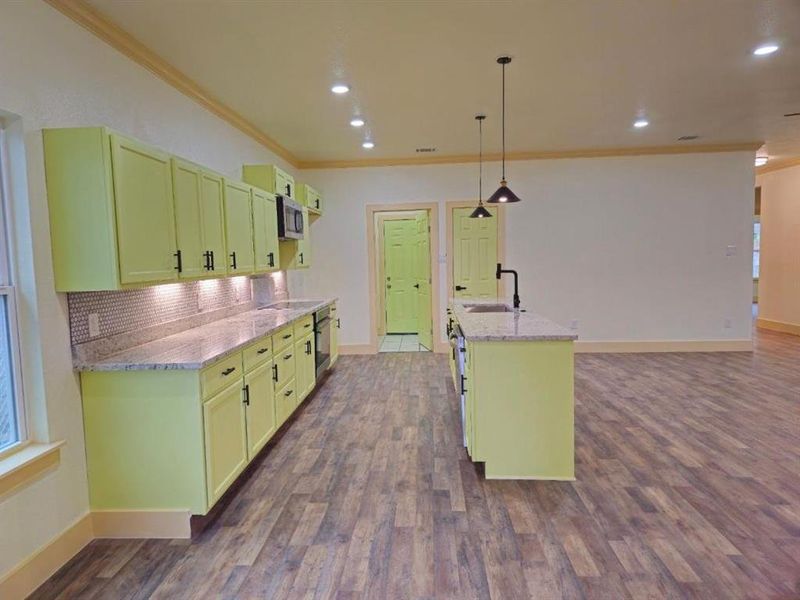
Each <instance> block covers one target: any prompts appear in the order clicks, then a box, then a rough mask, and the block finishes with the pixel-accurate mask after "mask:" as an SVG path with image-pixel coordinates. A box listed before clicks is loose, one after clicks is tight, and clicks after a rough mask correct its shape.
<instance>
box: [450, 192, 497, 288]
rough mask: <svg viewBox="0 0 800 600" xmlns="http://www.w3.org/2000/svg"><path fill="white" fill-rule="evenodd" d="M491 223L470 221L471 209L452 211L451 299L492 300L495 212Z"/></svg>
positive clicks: (494, 259) (495, 259)
mask: <svg viewBox="0 0 800 600" xmlns="http://www.w3.org/2000/svg"><path fill="white" fill-rule="evenodd" d="M487 208H488V210H489V212H491V213H492V215H494V218H491V219H470V217H469V215H470V213H471V212H472V210H473V209H472V208H456V209H454V210H453V249H452V250H453V288H454V289H453V295H454V296H455V297H456V298H496V297H497V278H496V276H495V271H496V268H497V209H496V208H490V207H487Z"/></svg>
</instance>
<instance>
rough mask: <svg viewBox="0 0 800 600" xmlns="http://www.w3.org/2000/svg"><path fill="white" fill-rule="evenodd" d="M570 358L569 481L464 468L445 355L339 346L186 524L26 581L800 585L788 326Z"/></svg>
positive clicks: (380, 590) (315, 593)
mask: <svg viewBox="0 0 800 600" xmlns="http://www.w3.org/2000/svg"><path fill="white" fill-rule="evenodd" d="M576 365H577V368H576V396H577V398H576V439H577V460H578V464H577V481H575V482H501V481H493V482H490V481H485V480H483V479H481V478H480V477H479V476H478V474H477V473H476V469H475V468H474V466H473V465H472V464H471V463H470V462H469V461H468V460H467V458H466V455H465V453H464V450H463V449H462V448H461V446H460V421H459V417H458V413H457V404H456V396H455V393H454V392H453V389H452V386H451V384H450V379H449V371H448V367H447V363H446V358H445V357H444V356H442V355H438V356H437V355H433V354H429V353H404V354H379V355H376V356H369V357H355V356H354V357H343V358H342V359H341V360H340V362H339V364H338V366H337V367H336V370H335V372H334V373H333V374H332V375H331V377H330V378H329V379H328V381H327V382H326V383H325V384H324V385H323V386H322V388H321V389H320V390H319V391H318V392H317V394H316V395H315V396H314V398H313V399H312V400H311V401H310V402H309V403H308V404H307V406H306V407H305V409H304V410H303V412H302V414H300V415H299V418H298V419H297V420H296V421H295V423H294V424H293V425H292V427H291V428H290V429H289V430H288V431H287V432H286V434H285V435H284V436H283V437H282V438H281V439H280V440H279V441H278V443H277V444H276V445H275V447H274V448H273V449H272V450H271V451H270V453H269V455H268V456H267V457H266V459H265V460H264V462H263V463H262V464H261V465H260V467H259V469H258V471H257V472H256V473H255V475H254V476H253V477H252V478H251V479H250V480H249V481H248V482H247V484H246V485H245V486H244V487H243V488H242V490H241V491H240V493H239V494H238V495H237V497H236V498H235V499H234V500H233V502H232V503H231V504H230V505H229V506H228V507H227V508H226V510H225V511H224V512H223V513H222V515H221V517H220V519H219V520H218V521H217V522H216V523H215V524H214V525H213V526H212V527H211V528H210V529H208V530H207V531H206V532H205V533H203V534H202V535H201V537H199V538H198V539H196V540H194V541H192V542H188V541H166V540H148V541H142V540H138V541H125V540H97V541H95V542H93V543H92V544H90V545H89V546H88V547H87V548H86V549H84V551H82V552H81V553H80V554H79V555H78V556H76V557H75V558H74V559H73V560H72V561H71V562H70V563H69V564H67V565H66V566H65V567H64V568H62V569H61V570H60V571H59V572H58V573H57V574H56V575H55V576H54V577H53V578H51V579H50V580H49V581H48V582H46V583H45V584H44V585H43V586H42V587H41V588H39V590H37V592H36V593H35V594H34V596H33V597H34V598H113V599H117V598H168V599H176V598H230V599H250V598H337V599H346V598H347V599H349V598H389V599H403V598H459V599H461V598H496V599H516V598H537V599H538V598H543V599H544V598H570V599H572V598H603V599H622V598H704V599H708V598H725V599H728V598H798V597H800V589H798V579H800V338H798V337H792V336H789V335H783V334H777V333H759V336H758V343H757V350H756V352H755V353H753V354H749V353H718V354H646V355H644V354H639V355H611V354H605V355H578V356H577V357H576Z"/></svg>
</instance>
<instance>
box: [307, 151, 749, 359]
mask: <svg viewBox="0 0 800 600" xmlns="http://www.w3.org/2000/svg"><path fill="white" fill-rule="evenodd" d="M506 170H507V174H508V176H509V182H510V185H511V188H512V189H513V190H514V191H515V192H516V193H517V194H518V195H519V196H520V197H522V198H523V202H521V203H520V204H518V205H513V206H508V207H507V208H506V209H505V210H506V211H507V212H506V234H505V236H506V244H505V263H506V264H507V266H508V267H509V268H514V269H517V270H518V271H519V274H520V296H521V298H522V303H523V305H525V306H527V307H529V308H531V309H533V310H536V311H537V312H540V313H541V314H543V315H545V316H547V317H549V318H551V319H553V320H555V321H556V322H558V323H561V324H563V325H566V326H570V325H571V324H572V321H573V320H577V321H578V332H579V334H580V336H581V339H583V340H590V341H666V340H671V341H674V340H680V341H685V340H700V341H706V340H749V339H750V336H751V327H752V318H751V301H752V291H753V290H752V285H753V283H752V238H753V234H752V227H753V180H754V174H753V153H752V152H734V153H719V154H684V155H670V156H667V155H664V156H633V157H618V158H597V159H562V160H540V161H514V162H512V163H509V164H508V165H507V169H506ZM499 175H500V165H499V164H497V163H490V164H488V165H485V167H484V189H488V188H490V187H491V184H486V183H485V182H486V181H489V182H492V183H494V184H495V185H496V183H495V182H497V180H498V179H499ZM305 176H306V178H307V179H308V180H309V183H311V184H312V185H314V186H315V187H317V189H319V190H321V191H322V192H323V194H324V195H325V202H326V210H327V211H328V215H330V214H335V215H336V218H335V219H332V218H327V217H326V218H323V219H320V220H319V221H318V222H317V223H316V224H315V226H314V227H315V229H314V232H313V238H312V243H313V245H314V248H315V252H314V266H313V267H312V269H311V272H310V274H309V275H310V277H309V281H308V289H307V292H308V293H310V294H311V295H314V294H322V293H326V294H333V295H337V296H339V297H340V299H341V300H340V309H339V313H340V317H341V321H342V331H341V337H340V341H341V343H342V344H354V345H358V344H367V343H368V342H369V333H370V332H369V322H368V321H367V320H366V319H364V318H363V315H366V314H368V312H369V282H368V277H367V274H368V265H367V257H366V247H367V239H366V235H367V226H366V222H365V214H366V213H365V208H364V207H365V206H366V205H368V204H381V203H387V204H397V203H403V202H409V203H410V202H438V203H439V208H440V211H439V212H440V214H441V215H444V212H445V203H446V202H447V201H451V200H467V199H470V198H474V197H475V193H476V188H477V165H474V164H458V165H427V166H407V167H379V168H352V169H329V170H312V171H308V172H307V174H305ZM487 194H488V192H487ZM439 225H440V234H439V239H441V240H445V239H447V236H446V232H445V230H444V228H445V226H446V220H445V219H444V218H441V219H440V223H439ZM731 245H732V246H736V252H735V254H734V255H733V256H726V254H727V247H728V246H731ZM323 250H324V251H323ZM446 251H447V249H446V248H444V247H442V248H440V255H439V257H438V260H439V266H440V281H439V286H440V287H439V293H440V298H441V299H442V303H441V307H440V308H441V311H442V312H443V311H444V308H445V306H446V299H447V298H448V296H449V291H448V289H447V272H446V268H445V265H446V261H447V256H446V254H445V252H446ZM506 290H507V291H508V293H509V294H510V291H511V285H510V282H509V285H507V286H506ZM505 299H506V300H510V298H505ZM440 316H441V315H440ZM442 321H443V320H442ZM726 323H728V324H729V326H728V327H726ZM440 335H441V338H440V339H441V340H443V339H444V332H443V331H442V332H440Z"/></svg>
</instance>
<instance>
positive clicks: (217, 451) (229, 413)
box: [203, 379, 247, 507]
mask: <svg viewBox="0 0 800 600" xmlns="http://www.w3.org/2000/svg"><path fill="white" fill-rule="evenodd" d="M203 427H204V431H205V442H206V486H207V489H208V506H209V507H211V506H213V505H214V503H215V502H216V501H217V500H219V498H220V496H222V494H224V493H225V490H227V489H228V487H229V486H230V484H231V483H233V481H234V480H235V479H236V477H237V476H238V475H239V473H241V472H242V471H243V470H244V468H245V466H246V465H247V432H246V425H245V406H244V402H243V398H242V380H241V379H239V380H238V381H237V382H235V383H233V384H232V385H230V386H228V387H227V388H225V389H223V390H222V391H221V392H219V393H218V394H217V395H216V396H213V397H211V398H210V399H209V400H207V401H206V402H205V403H204V404H203Z"/></svg>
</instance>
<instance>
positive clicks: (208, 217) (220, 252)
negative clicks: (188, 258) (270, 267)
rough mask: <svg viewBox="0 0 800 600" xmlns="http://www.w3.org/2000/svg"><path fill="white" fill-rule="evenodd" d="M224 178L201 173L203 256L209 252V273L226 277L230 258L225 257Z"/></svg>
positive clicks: (206, 172)
mask: <svg viewBox="0 0 800 600" xmlns="http://www.w3.org/2000/svg"><path fill="white" fill-rule="evenodd" d="M223 189H224V183H223V181H222V177H220V176H219V175H215V174H214V173H209V172H208V171H201V172H200V200H201V206H202V213H201V214H202V216H203V256H204V257H205V253H206V252H208V253H209V255H208V258H209V261H208V262H209V266H210V267H211V268H210V269H209V272H210V273H212V274H218V275H224V274H225V272H226V270H227V265H228V257H227V256H225V205H224V202H223V197H224V192H223Z"/></svg>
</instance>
